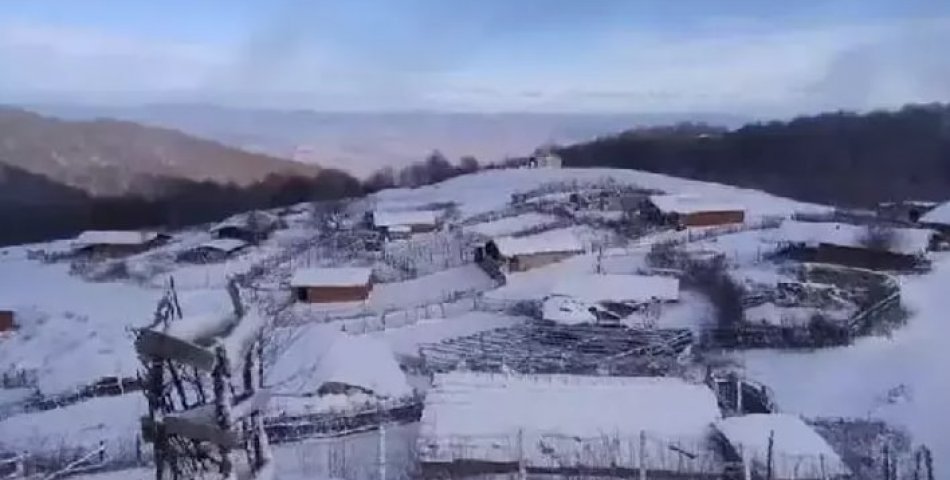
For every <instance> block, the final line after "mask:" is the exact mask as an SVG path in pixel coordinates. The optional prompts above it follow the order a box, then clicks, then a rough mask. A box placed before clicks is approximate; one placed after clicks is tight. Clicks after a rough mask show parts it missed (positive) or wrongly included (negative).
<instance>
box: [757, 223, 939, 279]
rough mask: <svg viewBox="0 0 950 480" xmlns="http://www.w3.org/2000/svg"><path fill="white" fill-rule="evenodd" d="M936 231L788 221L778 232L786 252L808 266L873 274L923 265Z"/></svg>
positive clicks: (777, 234)
mask: <svg viewBox="0 0 950 480" xmlns="http://www.w3.org/2000/svg"><path fill="white" fill-rule="evenodd" d="M934 234H935V233H934V231H933V230H928V229H923V228H892V227H882V228H876V227H868V226H860V225H850V224H846V223H835V222H801V221H795V220H786V221H784V222H782V225H781V226H780V227H779V228H778V229H777V230H775V231H774V235H775V239H776V241H777V242H778V244H779V247H780V248H781V249H782V251H783V252H784V253H785V254H786V255H789V256H792V257H793V258H795V259H797V260H801V261H806V262H819V263H832V264H837V265H845V266H849V267H860V268H868V269H872V270H904V269H911V268H914V267H916V266H917V265H919V264H920V263H921V262H922V261H923V259H924V257H925V255H926V253H927V250H928V249H929V248H930V246H931V243H932V241H933V237H934Z"/></svg>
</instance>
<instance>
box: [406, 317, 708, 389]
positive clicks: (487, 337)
mask: <svg viewBox="0 0 950 480" xmlns="http://www.w3.org/2000/svg"><path fill="white" fill-rule="evenodd" d="M692 341H693V334H692V332H691V331H690V330H689V329H655V330H633V329H627V328H623V327H602V326H593V325H574V326H571V325H558V324H549V323H541V322H532V323H529V324H523V325H517V326H513V327H507V328H499V329H495V330H489V331H485V332H480V333H477V334H474V335H469V336H465V337H458V338H454V339H451V340H446V341H443V342H441V343H437V344H429V345H424V346H422V347H420V348H419V356H420V358H421V359H422V362H421V363H422V365H423V367H422V368H423V369H424V370H425V371H426V372H448V371H452V370H455V369H457V368H467V369H470V370H473V371H486V372H501V371H506V370H510V371H514V372H520V373H573V374H609V375H628V376H641V375H657V374H660V375H662V374H665V373H668V372H670V371H671V370H673V369H674V368H675V365H676V359H677V357H678V356H679V355H680V354H681V353H682V352H683V351H684V350H686V348H687V347H688V346H689V345H691V344H692Z"/></svg>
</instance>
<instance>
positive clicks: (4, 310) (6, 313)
mask: <svg viewBox="0 0 950 480" xmlns="http://www.w3.org/2000/svg"><path fill="white" fill-rule="evenodd" d="M14 313H15V312H14V310H13V308H12V307H7V306H3V305H0V332H9V331H11V330H13V329H14V328H16V323H14V320H15V317H14Z"/></svg>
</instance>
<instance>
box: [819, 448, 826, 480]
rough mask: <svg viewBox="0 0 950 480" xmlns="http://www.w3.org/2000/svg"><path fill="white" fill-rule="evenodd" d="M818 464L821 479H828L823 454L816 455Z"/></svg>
mask: <svg viewBox="0 0 950 480" xmlns="http://www.w3.org/2000/svg"><path fill="white" fill-rule="evenodd" d="M818 466H819V468H821V480H828V473H827V472H826V471H825V455H824V454H819V455H818Z"/></svg>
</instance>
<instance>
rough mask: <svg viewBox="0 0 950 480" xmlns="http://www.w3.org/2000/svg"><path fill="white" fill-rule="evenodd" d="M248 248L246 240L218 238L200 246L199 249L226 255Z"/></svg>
mask: <svg viewBox="0 0 950 480" xmlns="http://www.w3.org/2000/svg"><path fill="white" fill-rule="evenodd" d="M245 246H247V242H245V241H244V240H238V239H236V238H218V239H215V240H210V241H207V242H205V243H202V244H201V245H198V247H197V248H210V249H212V250H218V251H221V252H224V253H231V252H233V251H235V250H239V249H241V248H244V247H245Z"/></svg>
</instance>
